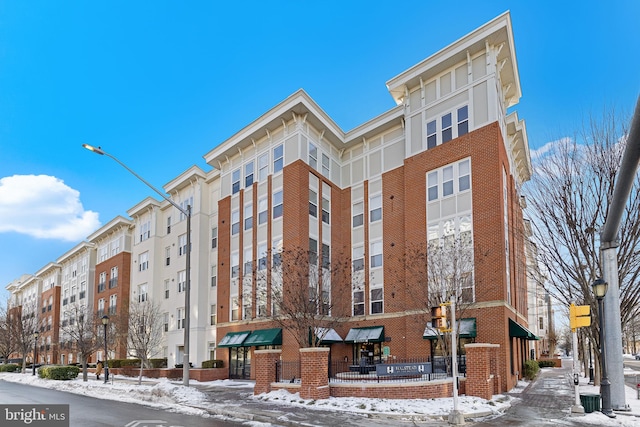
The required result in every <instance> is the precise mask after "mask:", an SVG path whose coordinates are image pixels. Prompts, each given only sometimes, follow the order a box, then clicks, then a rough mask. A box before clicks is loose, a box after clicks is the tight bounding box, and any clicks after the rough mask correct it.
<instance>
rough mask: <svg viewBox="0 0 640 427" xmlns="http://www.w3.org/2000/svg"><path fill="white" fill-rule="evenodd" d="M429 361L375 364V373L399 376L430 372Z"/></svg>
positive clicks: (431, 371) (431, 368)
mask: <svg viewBox="0 0 640 427" xmlns="http://www.w3.org/2000/svg"><path fill="white" fill-rule="evenodd" d="M432 373H433V367H432V366H431V362H422V363H389V364H383V363H380V364H377V365H376V374H377V375H378V376H379V377H401V376H408V375H423V374H432Z"/></svg>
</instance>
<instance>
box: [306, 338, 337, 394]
mask: <svg viewBox="0 0 640 427" xmlns="http://www.w3.org/2000/svg"><path fill="white" fill-rule="evenodd" d="M300 375H301V376H302V378H301V381H300V398H302V399H314V400H318V399H328V398H329V395H330V394H331V393H330V390H329V349H328V348H327V347H314V348H301V349H300Z"/></svg>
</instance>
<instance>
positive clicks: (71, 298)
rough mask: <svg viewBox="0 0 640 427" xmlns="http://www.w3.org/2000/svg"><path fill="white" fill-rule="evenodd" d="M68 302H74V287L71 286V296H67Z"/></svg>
mask: <svg viewBox="0 0 640 427" xmlns="http://www.w3.org/2000/svg"><path fill="white" fill-rule="evenodd" d="M69 302H72V303H74V302H76V287H75V286H72V287H71V296H70V297H69Z"/></svg>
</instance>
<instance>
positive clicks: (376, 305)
mask: <svg viewBox="0 0 640 427" xmlns="http://www.w3.org/2000/svg"><path fill="white" fill-rule="evenodd" d="M383 295H384V291H383V289H382V288H373V289H371V314H380V313H382V312H383Z"/></svg>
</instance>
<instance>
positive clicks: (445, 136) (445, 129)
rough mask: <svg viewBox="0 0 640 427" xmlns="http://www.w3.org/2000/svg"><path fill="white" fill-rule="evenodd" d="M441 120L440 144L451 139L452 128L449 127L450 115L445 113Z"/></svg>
mask: <svg viewBox="0 0 640 427" xmlns="http://www.w3.org/2000/svg"><path fill="white" fill-rule="evenodd" d="M441 120H442V143H443V144H444V143H445V142H448V141H451V140H452V139H453V128H452V126H451V113H447V114H445V115H444V116H442V118H441Z"/></svg>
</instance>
